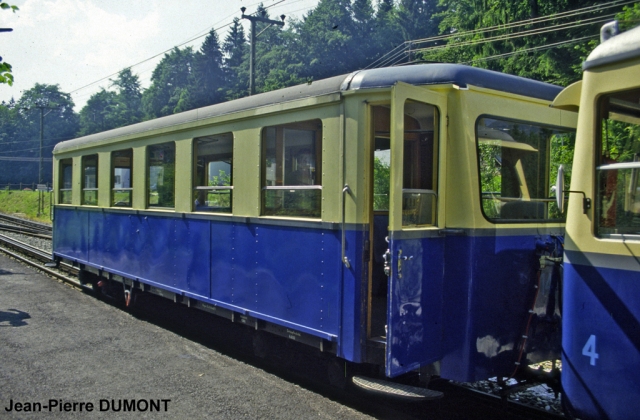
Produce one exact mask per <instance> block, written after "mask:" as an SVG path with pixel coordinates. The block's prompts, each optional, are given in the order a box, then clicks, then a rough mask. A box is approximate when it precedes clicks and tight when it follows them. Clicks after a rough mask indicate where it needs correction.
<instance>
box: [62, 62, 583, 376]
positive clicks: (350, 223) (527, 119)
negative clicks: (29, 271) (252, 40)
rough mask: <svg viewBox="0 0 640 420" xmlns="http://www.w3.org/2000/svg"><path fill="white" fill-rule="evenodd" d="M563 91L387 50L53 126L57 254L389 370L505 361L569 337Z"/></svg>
mask: <svg viewBox="0 0 640 420" xmlns="http://www.w3.org/2000/svg"><path fill="white" fill-rule="evenodd" d="M560 91H561V88H559V87H556V86H552V85H548V84H544V83H540V82H537V81H532V80H528V79H524V78H520V77H516V76H511V75H505V74H500V73H496V72H492V71H488V70H483V69H478V68H472V67H467V66H461V65H451V64H426V65H416V66H409V67H397V68H382V69H375V70H365V71H358V72H354V73H352V74H349V75H343V76H337V77H333V78H330V79H326V80H321V81H314V82H313V83H310V84H305V85H301V86H295V87H290V88H286V89H282V90H278V91H273V92H268V93H263V94H259V95H255V96H252V97H247V98H243V99H238V100H234V101H230V102H227V103H222V104H217V105H212V106H209V107H206V108H201V109H196V110H192V111H188V112H184V113H181V114H176V115H172V116H168V117H164V118H160V119H157V120H153V121H147V122H143V123H140V124H135V125H131V126H128V127H123V128H118V129H115V130H111V131H107V132H103V133H98V134H93V135H89V136H86V137H82V138H78V139H74V140H70V141H65V142H62V143H60V144H58V145H57V146H56V148H55V150H54V171H55V180H54V184H55V194H56V199H55V200H56V204H55V208H54V221H53V226H54V227H53V229H54V250H53V253H54V257H55V258H56V259H57V260H67V261H70V262H72V263H73V264H75V265H77V266H78V267H79V268H80V269H81V270H82V273H84V274H86V273H92V276H89V275H82V276H81V279H82V280H83V281H90V282H93V283H94V284H95V286H96V287H98V285H103V284H112V285H113V284H116V285H117V287H119V288H121V289H123V290H124V294H125V296H127V297H130V296H131V295H132V294H135V293H140V292H143V291H146V292H153V293H157V294H160V295H162V296H167V297H170V298H172V299H174V300H175V301H176V302H182V303H185V304H188V305H190V306H193V307H196V308H200V309H202V310H206V311H209V312H213V313H216V314H218V315H222V316H225V317H228V318H229V319H232V320H234V321H237V322H242V323H246V324H248V325H250V326H252V327H254V328H256V329H259V330H266V331H268V332H272V333H274V334H278V335H281V336H284V337H288V338H290V339H293V340H297V341H302V342H304V343H307V344H309V345H313V346H316V347H317V348H319V349H320V350H322V351H324V352H329V353H332V354H335V356H337V357H338V358H340V359H339V360H342V359H344V360H345V361H348V362H352V363H354V364H373V365H377V366H379V367H380V371H381V372H383V373H384V375H386V376H387V377H390V378H393V377H397V376H400V375H402V374H404V373H407V372H411V371H420V370H423V371H424V370H425V368H426V367H428V368H429V369H435V372H437V373H438V374H440V375H441V376H442V377H445V378H449V379H455V380H459V381H476V380H480V379H485V378H489V377H494V376H499V377H500V376H510V375H513V374H514V372H515V371H516V370H517V367H518V366H519V365H527V364H529V363H533V362H537V361H541V360H548V359H557V358H559V355H560V353H559V352H560V308H559V302H558V290H559V286H558V282H559V276H558V275H557V273H555V272H554V271H553V270H549V269H548V268H543V266H544V264H542V265H541V264H540V261H541V256H543V255H545V254H546V255H547V256H548V257H553V254H554V253H557V252H558V250H557V247H558V243H559V242H561V241H560V239H559V238H560V237H561V236H562V235H563V233H564V225H563V220H562V216H561V214H560V213H559V211H558V208H557V206H556V204H555V199H554V197H553V196H551V195H550V190H551V188H550V181H551V180H555V173H556V171H557V167H558V165H559V164H560V163H563V162H567V161H569V160H570V157H571V154H572V147H573V141H574V130H575V125H576V115H575V113H573V112H568V111H563V110H559V109H553V108H550V107H549V104H550V103H551V101H552V100H553V99H554V98H555V97H556V95H557V94H558V93H559V92H560ZM97 276H101V278H102V281H101V282H96V281H95V278H97Z"/></svg>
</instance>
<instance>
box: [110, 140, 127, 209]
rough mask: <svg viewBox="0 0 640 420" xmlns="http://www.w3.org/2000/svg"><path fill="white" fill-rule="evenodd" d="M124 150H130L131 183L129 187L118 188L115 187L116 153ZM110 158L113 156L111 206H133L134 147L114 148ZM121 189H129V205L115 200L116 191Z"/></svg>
mask: <svg viewBox="0 0 640 420" xmlns="http://www.w3.org/2000/svg"><path fill="white" fill-rule="evenodd" d="M124 152H129V156H128V157H129V159H130V160H129V185H131V186H130V187H128V188H116V187H115V183H116V174H115V170H116V156H115V155H116V153H124ZM110 158H111V179H110V185H111V190H110V193H111V194H110V196H109V203H110V206H111V207H125V208H131V207H133V148H127V149H120V150H114V151H112V152H111V154H110ZM119 191H127V192H128V193H129V205H116V204H117V203H116V202H115V194H116V192H119Z"/></svg>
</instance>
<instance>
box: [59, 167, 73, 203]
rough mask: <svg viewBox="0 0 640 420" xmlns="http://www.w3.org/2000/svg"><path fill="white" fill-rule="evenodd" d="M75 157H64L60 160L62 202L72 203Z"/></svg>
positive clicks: (60, 198)
mask: <svg viewBox="0 0 640 420" xmlns="http://www.w3.org/2000/svg"><path fill="white" fill-rule="evenodd" d="M72 178H73V159H62V160H61V161H60V178H59V181H60V197H59V198H58V200H60V204H71V198H72V195H73V194H72V190H73V183H72Z"/></svg>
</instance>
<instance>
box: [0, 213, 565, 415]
mask: <svg viewBox="0 0 640 420" xmlns="http://www.w3.org/2000/svg"><path fill="white" fill-rule="evenodd" d="M0 218H2V219H4V217H1V216H0ZM29 223H33V222H28V223H26V224H25V225H28V224H29ZM22 234H24V233H22ZM49 239H51V237H49ZM0 252H3V253H5V254H7V255H10V256H11V257H13V258H15V259H18V260H20V261H22V262H23V263H25V264H28V265H30V266H32V267H35V268H36V269H38V270H40V271H42V272H44V273H46V274H48V275H50V276H52V277H54V278H56V279H58V280H61V281H63V282H65V283H67V284H69V285H71V286H73V287H75V288H77V289H81V290H85V291H92V290H93V289H92V288H91V287H90V286H87V285H83V284H81V283H80V282H79V281H78V277H77V276H78V272H79V270H78V269H77V268H76V267H73V266H71V265H68V264H64V263H60V264H55V263H54V262H53V259H52V254H51V253H50V252H48V251H45V250H42V249H40V248H37V247H35V246H33V245H30V244H28V243H26V242H24V241H21V240H18V239H15V238H11V237H9V236H7V235H2V234H0ZM150 298H151V300H152V302H153V303H151V304H150V305H147V307H145V308H142V309H141V310H142V311H145V318H147V317H148V316H149V314H151V319H148V320H149V321H151V322H154V323H157V324H158V325H160V326H161V327H163V328H164V327H166V328H167V329H172V330H175V331H174V332H176V333H178V334H180V335H183V334H186V336H188V338H193V339H194V341H196V340H200V337H201V336H202V341H203V342H205V343H208V341H209V337H206V338H205V337H204V334H202V333H201V332H197V331H191V332H186V333H185V332H183V329H184V324H181V326H180V328H179V329H177V330H176V329H175V327H174V326H173V325H172V321H166V320H165V319H164V316H166V313H167V311H166V310H162V311H160V313H162V314H163V315H158V319H155V318H154V317H155V315H154V312H155V306H162V307H165V306H167V307H171V308H173V309H170V310H169V311H181V312H182V311H186V314H185V315H181V316H190V317H194V318H199V317H200V316H201V315H202V314H200V313H198V314H195V313H194V311H193V309H189V308H186V307H184V306H183V305H175V304H173V303H172V302H168V301H166V299H163V298H159V297H157V296H151V297H150ZM165 301H166V302H165ZM205 316H210V315H209V314H205ZM172 317H173V315H172ZM188 324H191V323H188ZM195 324H197V323H196V322H194V325H195ZM232 325H233V328H236V324H232ZM295 344H298V343H295ZM213 345H214V346H215V345H216V344H215V343H214V344H213ZM307 350H308V349H306V348H305V347H304V346H303V347H301V348H300V351H307ZM308 360H309V359H306V361H305V365H304V366H300V367H296V368H294V369H290V368H285V369H283V370H282V371H280V369H281V368H282V367H276V368H274V370H275V371H276V372H275V373H277V374H281V375H282V376H283V377H285V378H287V377H290V378H291V379H292V380H294V381H298V380H299V379H300V378H299V377H291V372H301V371H305V370H307V368H308V365H307V364H306V363H308ZM265 363H266V364H269V362H268V361H265ZM312 381H313V379H312ZM302 383H303V384H304V385H305V386H308V385H309V382H308V380H302ZM318 386H319V388H318V389H319V392H322V393H324V392H328V393H331V391H330V390H328V389H327V386H326V385H324V384H321V385H318ZM311 387H312V388H313V387H314V385H313V384H312V385H311ZM431 387H432V388H434V389H436V390H438V391H441V392H444V394H445V398H444V399H442V400H439V401H437V402H422V403H419V404H415V403H407V402H406V401H396V400H392V399H386V398H371V395H369V393H367V392H365V391H362V390H360V389H358V388H356V387H355V386H353V385H351V386H349V387H348V388H347V389H345V390H343V391H340V392H339V393H338V394H335V395H332V397H335V398H338V399H340V400H344V402H345V404H349V405H352V406H355V407H356V408H360V409H362V410H363V411H364V412H368V413H371V414H372V415H374V416H376V417H389V416H392V417H394V416H395V415H396V414H397V415H398V416H402V417H403V418H407V419H413V418H416V419H417V418H423V417H424V413H425V412H432V413H433V414H434V416H433V417H431V418H434V419H440V418H443V419H444V418H447V419H449V418H478V415H482V416H485V415H490V416H491V417H492V418H495V419H555V420H559V419H563V418H564V416H563V415H560V414H558V413H557V412H553V411H548V410H547V411H545V410H544V409H540V408H537V407H534V406H532V405H528V404H524V403H521V402H517V401H513V400H512V399H504V398H500V397H499V396H496V395H493V394H491V393H488V392H483V391H480V390H477V389H471V388H470V387H469V386H465V385H461V384H456V383H454V382H451V381H447V380H443V379H435V380H433V381H432V385H431ZM434 409H435V411H434ZM478 410H479V411H478ZM394 413H395V414H394ZM452 415H453V417H452Z"/></svg>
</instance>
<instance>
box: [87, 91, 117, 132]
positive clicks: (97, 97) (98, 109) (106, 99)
mask: <svg viewBox="0 0 640 420" xmlns="http://www.w3.org/2000/svg"><path fill="white" fill-rule="evenodd" d="M117 107H118V99H117V95H116V93H115V92H110V91H107V90H105V89H101V90H100V91H99V92H98V93H96V94H94V95H91V98H89V100H88V101H87V104H86V105H85V106H84V107H83V108H82V110H81V111H80V130H79V132H78V135H81V136H86V135H88V134H93V133H99V132H101V131H105V130H110V129H112V128H116V127H119V125H118V123H117V122H116V121H115V119H114V116H115V115H117V113H116V112H115V111H114V109H115V108H117Z"/></svg>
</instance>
